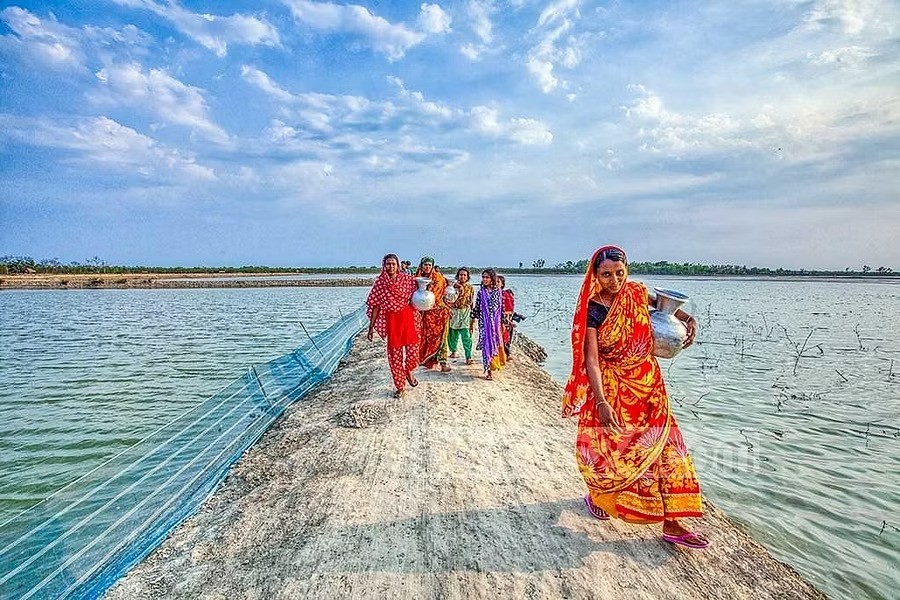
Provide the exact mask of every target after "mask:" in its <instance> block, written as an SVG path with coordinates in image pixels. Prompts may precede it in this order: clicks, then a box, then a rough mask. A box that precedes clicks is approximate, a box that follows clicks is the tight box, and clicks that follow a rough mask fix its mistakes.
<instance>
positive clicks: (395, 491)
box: [108, 338, 822, 600]
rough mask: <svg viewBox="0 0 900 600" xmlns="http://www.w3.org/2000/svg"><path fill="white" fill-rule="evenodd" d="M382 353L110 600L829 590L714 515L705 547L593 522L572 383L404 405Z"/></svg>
mask: <svg viewBox="0 0 900 600" xmlns="http://www.w3.org/2000/svg"><path fill="white" fill-rule="evenodd" d="M383 353H384V346H383V344H382V343H368V342H366V341H365V340H364V339H362V338H359V339H357V342H356V344H355V346H354V348H353V351H352V352H351V354H350V356H348V357H347V358H346V359H345V360H344V362H343V363H342V366H341V368H340V369H339V370H338V372H337V373H336V374H335V376H334V378H333V379H332V380H331V381H330V382H329V383H327V384H326V385H324V386H323V387H321V388H319V389H318V390H317V391H316V392H315V393H313V394H312V395H311V396H310V397H309V398H308V399H307V400H305V401H301V402H300V403H299V404H298V405H296V406H294V407H293V408H292V409H291V410H290V411H289V412H288V414H287V415H286V417H285V418H283V419H282V420H281V421H279V422H278V423H277V424H276V425H275V426H274V427H273V428H272V429H271V430H270V431H269V432H267V433H266V435H265V436H264V437H263V438H262V440H260V442H259V443H258V444H257V445H256V446H254V447H253V448H251V449H250V450H249V451H248V452H247V453H246V455H245V456H244V457H243V458H242V459H241V461H240V462H239V463H238V464H237V465H236V466H235V467H234V468H233V469H232V472H231V474H230V475H229V477H228V479H227V480H226V481H225V482H224V483H223V484H222V486H221V487H220V488H219V489H218V490H217V492H216V493H215V495H214V496H213V497H212V498H210V500H209V501H208V502H207V503H206V504H205V505H204V506H203V508H202V509H201V510H200V512H199V513H198V514H196V515H195V516H193V517H192V518H190V519H189V520H188V521H186V522H185V523H184V524H182V526H181V527H179V528H178V529H177V530H176V531H175V532H174V533H173V534H172V535H171V536H170V537H169V538H168V539H167V540H166V541H165V542H164V543H163V544H162V545H161V546H160V547H159V548H158V549H157V550H156V551H155V552H154V553H153V554H152V555H151V556H150V557H148V559H147V560H145V561H144V562H143V563H141V564H140V565H138V566H137V567H135V568H134V569H133V570H132V571H131V572H130V573H129V574H128V575H127V576H126V577H125V578H123V579H122V580H121V581H120V582H119V583H118V584H116V586H115V587H114V588H113V589H112V590H111V591H110V592H109V594H108V597H110V598H133V597H150V598H170V597H191V598H195V597H202V598H266V599H271V598H298V597H328V598H345V597H348V598H361V597H371V598H446V597H454V598H496V597H528V598H556V597H564V598H612V597H619V596H625V595H627V597H628V598H629V600H630V599H632V598H663V597H666V598H685V599H687V598H692V599H693V598H729V599H730V598H820V597H822V596H821V594H820V593H819V592H818V591H816V590H815V589H813V588H812V587H811V586H810V585H809V584H807V583H806V582H805V581H803V580H802V579H801V578H800V577H799V575H797V574H796V573H795V572H794V571H793V570H792V569H790V568H789V567H786V566H785V565H782V564H781V563H779V562H777V561H776V560H775V559H774V558H772V557H771V556H770V555H769V553H768V552H767V551H766V550H765V549H763V548H762V547H761V546H760V545H758V544H757V543H755V542H754V541H753V540H752V539H750V538H749V537H748V536H747V535H745V534H743V533H742V532H740V531H739V530H738V529H736V528H735V527H734V526H732V525H731V524H730V523H729V522H728V521H727V520H726V519H725V518H724V517H723V516H722V515H721V514H720V513H719V512H718V511H716V510H715V509H714V508H713V507H710V509H709V514H708V516H707V517H706V518H705V519H704V520H703V521H702V522H701V523H700V524H699V528H700V530H702V531H703V532H705V533H706V534H707V535H708V536H709V537H710V538H711V540H712V542H713V546H712V547H711V548H710V549H708V550H706V551H702V552H691V551H686V550H681V549H677V548H672V547H669V546H668V545H666V544H664V543H663V542H661V541H660V540H659V538H658V535H659V527H658V526H657V527H640V526H633V525H627V524H623V523H618V522H608V523H602V522H599V521H596V520H594V519H592V518H590V517H589V516H588V515H587V514H586V513H585V511H584V509H583V506H582V500H581V497H582V495H583V494H584V487H583V483H582V481H581V478H580V476H579V475H578V471H577V468H576V465H575V459H574V457H573V455H572V453H573V444H574V435H575V428H574V423H572V422H569V421H562V420H561V419H560V418H559V416H558V413H559V398H560V394H561V389H560V387H559V385H558V384H557V383H555V382H554V381H553V380H552V379H551V378H550V376H549V375H547V374H546V373H545V372H544V371H543V370H541V369H540V368H539V367H538V366H537V365H535V364H534V363H533V362H532V361H531V360H529V359H528V358H527V357H524V356H522V355H519V356H517V357H516V360H514V361H513V362H512V363H511V364H510V365H509V366H508V368H507V369H505V370H504V371H503V372H502V373H500V374H499V375H498V378H497V380H496V381H494V382H488V381H485V380H484V379H482V378H481V377H480V375H481V371H480V364H476V365H473V366H471V367H466V366H464V365H462V364H461V361H457V362H456V363H455V364H454V366H455V370H454V371H453V372H452V373H450V374H449V375H443V374H440V373H438V372H421V371H420V373H419V379H420V381H421V385H420V386H419V387H418V388H415V389H408V391H407V394H406V396H405V397H404V398H403V399H401V400H393V399H392V398H390V391H391V383H390V379H389V374H388V371H387V366H386V361H385V360H384V354H383ZM353 423H355V424H356V425H362V426H349V425H350V424H353ZM700 475H701V477H702V473H701V474H700Z"/></svg>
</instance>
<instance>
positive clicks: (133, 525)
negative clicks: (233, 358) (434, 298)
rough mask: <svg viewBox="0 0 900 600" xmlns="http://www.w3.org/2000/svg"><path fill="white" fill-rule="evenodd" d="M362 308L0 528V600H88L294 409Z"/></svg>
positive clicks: (361, 316)
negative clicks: (79, 599)
mask: <svg viewBox="0 0 900 600" xmlns="http://www.w3.org/2000/svg"><path fill="white" fill-rule="evenodd" d="M366 323H367V321H366V314H365V310H364V307H360V308H359V309H357V310H356V311H354V312H353V313H351V314H349V315H346V316H344V317H342V318H341V319H340V320H339V321H338V322H336V323H335V324H334V325H332V326H331V327H329V328H328V329H326V330H325V331H323V332H321V333H319V334H317V335H315V336H313V337H312V338H310V339H309V340H308V341H307V342H306V343H305V344H303V345H301V346H300V347H299V348H297V349H296V350H294V351H293V352H290V353H288V354H285V355H284V356H280V357H278V358H276V359H273V360H271V361H269V362H266V363H263V364H258V365H253V366H252V367H250V368H249V369H248V370H247V372H246V373H244V374H243V375H242V376H241V377H239V378H237V379H236V380H234V381H233V382H231V383H230V384H229V385H228V386H226V387H225V388H224V389H222V390H221V391H219V392H218V393H216V394H215V395H214V396H212V397H211V398H209V399H208V400H206V401H204V402H202V403H200V404H199V405H197V406H195V407H193V408H191V409H190V410H189V411H187V412H186V413H184V414H182V415H181V416H179V417H178V418H176V419H175V420H173V421H171V422H169V423H168V424H166V425H165V426H163V427H162V428H160V429H158V430H157V431H155V432H153V433H152V434H150V435H149V436H147V437H146V438H144V439H143V440H141V441H140V442H138V443H137V444H135V445H134V446H132V447H130V448H128V449H127V450H125V451H124V452H122V453H120V454H118V455H117V456H115V457H113V458H111V459H109V460H108V461H106V462H105V463H104V464H102V465H101V466H99V467H98V468H96V469H94V470H93V471H91V472H90V473H88V474H86V475H85V476H83V477H81V478H80V479H78V480H77V481H75V482H73V483H72V484H69V485H68V486H66V487H65V488H63V489H62V490H60V491H59V492H57V493H56V494H54V495H53V496H51V497H50V498H47V499H46V500H44V501H43V502H41V503H39V504H37V505H36V506H34V507H32V508H30V509H29V510H27V511H25V512H24V513H22V514H20V515H18V516H17V517H15V518H13V519H11V520H10V521H7V522H6V523H3V524H2V525H0V598H21V599H23V600H24V599H27V598H95V597H97V596H99V595H101V594H102V593H103V592H104V591H106V590H107V589H108V588H109V587H110V586H111V585H112V584H113V582H115V581H116V579H118V578H119V577H120V576H121V575H122V574H123V573H125V571H127V570H128V569H129V568H130V567H131V566H133V565H134V564H135V563H137V562H138V561H139V560H140V559H141V558H143V557H144V556H146V555H147V554H148V553H149V552H150V551H151V550H152V549H153V548H154V547H156V545H157V544H159V543H160V542H161V541H162V540H163V539H164V538H165V536H166V535H167V534H168V533H169V532H170V531H171V530H172V529H173V528H174V527H175V526H176V525H178V523H180V522H181V521H183V520H184V519H185V518H186V517H187V516H189V515H190V514H191V513H193V512H194V511H195V510H196V509H197V508H198V507H199V506H200V504H201V503H202V502H203V500H204V499H205V498H206V497H207V496H208V495H209V494H210V493H211V492H212V491H213V489H214V488H215V487H216V485H217V484H218V483H219V482H220V481H221V480H222V478H223V477H224V476H225V473H226V472H227V470H228V468H229V467H230V466H231V465H232V464H233V463H234V462H235V461H236V460H237V459H238V458H239V457H240V456H241V454H243V453H244V451H245V450H246V449H247V448H248V447H249V446H250V445H251V444H253V442H255V441H256V440H257V439H258V438H259V437H260V436H261V435H262V434H263V432H264V431H265V430H266V429H267V428H268V427H269V426H270V425H271V424H272V422H273V421H275V419H277V418H278V417H279V416H280V415H281V414H282V413H283V412H284V410H285V408H286V407H287V406H289V405H290V404H291V403H292V402H295V401H296V400H298V399H300V398H301V397H303V395H304V394H306V393H307V392H309V391H310V390H311V389H312V388H314V387H315V386H317V385H319V384H320V383H322V382H323V381H325V380H326V379H328V378H329V377H330V376H331V375H332V374H333V373H334V371H335V369H336V368H337V365H338V363H339V362H340V360H341V358H342V357H344V356H345V355H346V354H347V352H348V351H349V350H350V346H351V343H352V340H353V338H354V336H355V335H356V334H357V333H359V332H360V331H361V330H362V329H363V327H364V326H365V325H366Z"/></svg>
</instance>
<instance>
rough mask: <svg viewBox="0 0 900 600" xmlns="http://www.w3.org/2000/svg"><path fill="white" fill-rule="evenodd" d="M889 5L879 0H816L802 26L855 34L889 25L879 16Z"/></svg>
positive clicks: (894, 24)
mask: <svg viewBox="0 0 900 600" xmlns="http://www.w3.org/2000/svg"><path fill="white" fill-rule="evenodd" d="M890 5H891V4H890V3H888V2H883V1H881V0H816V1H815V2H813V3H812V5H811V7H810V9H809V12H807V14H806V17H805V19H804V26H805V27H806V28H809V29H837V30H839V31H841V32H843V33H846V34H851V35H857V34H859V33H862V32H863V31H864V30H865V29H867V28H871V27H882V26H885V25H888V26H890V23H885V22H884V21H883V20H882V19H881V18H880V17H881V16H882V15H884V14H885V13H884V9H885V8H887V7H888V6H890ZM893 26H894V27H895V26H896V22H894V23H893Z"/></svg>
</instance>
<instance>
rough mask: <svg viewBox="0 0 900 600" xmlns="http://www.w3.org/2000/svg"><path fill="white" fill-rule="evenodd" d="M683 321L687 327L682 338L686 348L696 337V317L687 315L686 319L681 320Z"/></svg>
mask: <svg viewBox="0 0 900 600" xmlns="http://www.w3.org/2000/svg"><path fill="white" fill-rule="evenodd" d="M683 323H684V327H685V328H686V329H687V337H686V338H684V348H687V347H688V346H690V345H691V344H693V343H694V338H696V337H697V319H695V318H694V317H691V316H688V318H687V320H685V321H683Z"/></svg>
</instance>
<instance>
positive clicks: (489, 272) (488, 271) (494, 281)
mask: <svg viewBox="0 0 900 600" xmlns="http://www.w3.org/2000/svg"><path fill="white" fill-rule="evenodd" d="M481 275H482V277H483V276H485V275H487V276H488V277H490V278H491V287H497V271H495V270H494V269H485V270H484V271H482V272H481Z"/></svg>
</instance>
